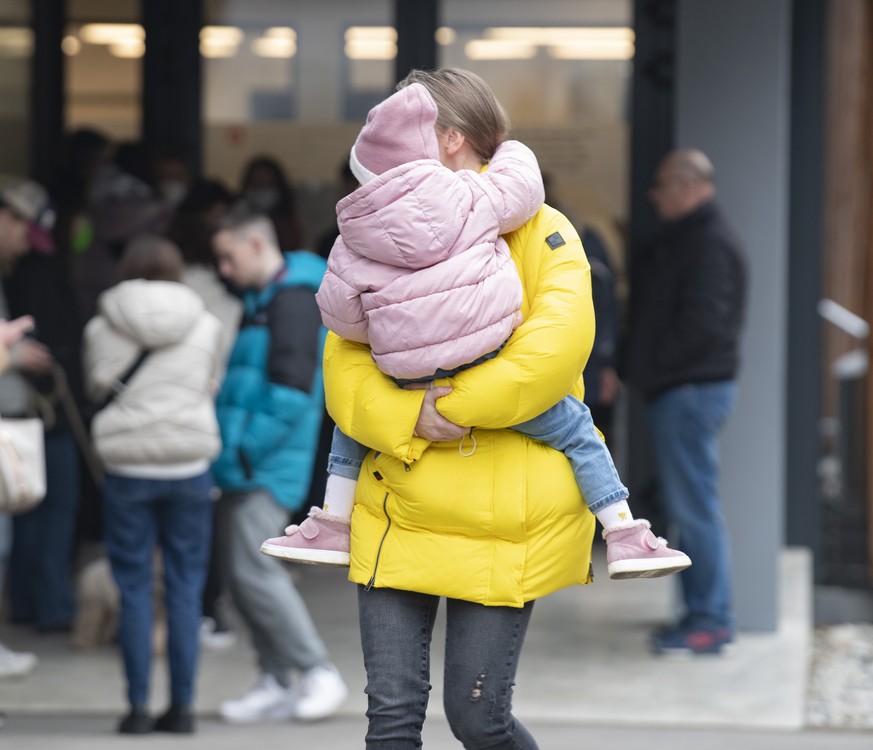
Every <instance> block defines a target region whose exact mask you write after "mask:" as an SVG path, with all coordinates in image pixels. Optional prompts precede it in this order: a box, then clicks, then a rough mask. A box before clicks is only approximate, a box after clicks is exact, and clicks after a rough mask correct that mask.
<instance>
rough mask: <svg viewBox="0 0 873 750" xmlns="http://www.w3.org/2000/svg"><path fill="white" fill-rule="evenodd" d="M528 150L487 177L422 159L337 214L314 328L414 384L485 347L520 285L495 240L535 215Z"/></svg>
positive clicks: (510, 313) (495, 338)
mask: <svg viewBox="0 0 873 750" xmlns="http://www.w3.org/2000/svg"><path fill="white" fill-rule="evenodd" d="M543 197H544V196H543V184H542V177H541V175H540V170H539V165H538V164H537V160H536V157H535V156H534V154H533V152H532V151H531V150H530V149H528V148H527V147H526V146H524V145H523V144H521V143H518V142H517V141H507V142H505V143H503V144H501V146H500V148H498V150H497V152H496V153H495V155H494V158H493V159H492V160H491V163H490V164H489V166H488V169H487V171H485V172H483V173H481V174H477V173H475V172H472V171H470V170H460V171H458V172H453V171H451V170H450V169H448V168H446V167H444V166H443V165H442V164H441V163H440V162H438V161H436V160H434V159H422V160H419V161H413V162H410V163H408V164H403V165H401V166H399V167H396V168H394V169H391V170H389V171H387V172H385V173H384V174H382V175H380V176H378V177H377V178H376V179H374V180H372V181H371V182H368V183H367V184H366V185H364V186H363V187H361V188H359V189H358V190H356V191H355V192H354V193H352V194H351V195H349V196H347V197H345V198H343V199H342V200H341V201H340V202H339V203H338V204H337V221H338V224H339V228H340V236H339V238H338V239H337V241H336V244H334V246H333V249H332V251H331V254H330V259H329V261H328V270H327V273H326V274H325V276H324V279H323V281H322V283H321V288H320V289H319V291H318V295H317V296H316V299H317V300H318V305H319V307H320V308H321V313H322V319H323V320H324V324H325V325H326V326H327V327H328V328H330V329H331V330H332V331H334V332H335V333H337V334H339V335H340V336H342V337H343V338H346V339H350V340H352V341H359V342H363V343H369V345H370V348H371V350H372V353H373V358H374V360H375V361H376V363H377V364H378V366H379V369H380V370H381V371H382V372H384V373H386V374H387V375H390V376H392V377H394V378H405V379H414V378H424V377H427V376H429V375H432V374H434V372H435V371H436V370H437V369H443V370H451V369H455V368H457V367H460V366H461V365H465V364H468V363H470V362H473V361H474V360H476V359H478V358H479V357H481V356H482V355H483V354H486V353H488V352H491V351H494V350H495V349H497V348H498V347H499V346H500V345H501V344H502V343H503V342H504V341H505V340H506V339H507V338H508V337H509V335H510V334H511V333H512V331H513V329H514V328H515V327H516V325H517V320H516V318H517V312H518V309H519V306H520V305H521V284H520V282H519V279H518V274H517V271H516V268H515V266H514V265H513V263H512V261H511V259H510V257H509V249H508V247H507V245H506V243H505V242H504V241H503V240H502V239H500V235H501V234H504V233H506V232H510V231H512V230H514V229H517V228H518V227H520V226H521V225H522V224H524V223H525V222H527V221H528V220H529V219H530V218H531V217H532V216H533V215H534V214H536V212H537V211H538V210H539V209H540V207H541V206H542V203H543Z"/></svg>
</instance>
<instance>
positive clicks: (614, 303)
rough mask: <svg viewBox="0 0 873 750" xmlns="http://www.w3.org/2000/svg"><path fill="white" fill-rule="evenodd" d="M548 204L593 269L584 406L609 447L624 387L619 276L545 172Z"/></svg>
mask: <svg viewBox="0 0 873 750" xmlns="http://www.w3.org/2000/svg"><path fill="white" fill-rule="evenodd" d="M543 187H544V188H545V192H546V203H547V204H548V205H550V206H552V207H553V208H556V209H557V210H558V211H560V212H561V213H562V214H564V216H566V217H567V218H568V219H569V220H570V222H571V223H572V224H573V226H574V227H576V231H577V232H579V237H580V238H581V240H582V247H583V248H584V250H585V257H587V258H588V262H589V264H590V265H591V297H592V299H593V301H594V318H595V320H596V321H597V325H596V327H595V330H594V346H593V347H592V349H591V354H590V356H589V357H588V362H587V363H586V364H585V371H584V372H583V373H582V376H583V378H584V380H585V399H584V400H585V404H586V405H587V406H588V408H589V409H590V410H591V418H592V419H593V420H594V424H595V425H597V428H598V429H599V430H600V431H601V432H602V433H603V437H604V438H605V440H606V444H607V445H608V446H609V445H611V444H612V436H613V430H612V420H613V411H614V407H615V400H616V398H617V396H618V392H619V389H620V387H621V381H620V380H619V377H618V374H617V372H616V357H617V352H618V341H619V328H620V322H621V306H620V304H619V299H618V294H617V290H616V286H617V285H616V275H615V271H614V269H613V263H612V261H611V260H610V257H609V249H608V248H607V245H606V242H605V241H604V239H603V237H602V235H601V234H600V232H598V231H597V230H596V229H594V227H592V226H591V225H590V224H589V223H588V222H585V221H580V220H579V218H578V217H576V216H574V215H573V212H572V211H570V210H569V208H567V206H566V205H565V204H564V202H563V201H562V200H561V199H560V198H559V196H558V195H557V193H556V191H555V180H554V178H553V177H552V175H551V174H550V173H549V172H545V171H544V172H543Z"/></svg>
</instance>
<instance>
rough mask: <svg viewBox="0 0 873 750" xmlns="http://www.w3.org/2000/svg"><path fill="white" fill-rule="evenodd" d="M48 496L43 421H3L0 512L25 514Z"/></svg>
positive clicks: (0, 443)
mask: <svg viewBox="0 0 873 750" xmlns="http://www.w3.org/2000/svg"><path fill="white" fill-rule="evenodd" d="M44 497H45V436H44V434H43V424H42V420H41V419H36V418H33V419H0V513H24V512H25V511H28V510H30V509H31V508H33V507H34V506H36V505H38V504H39V503H40V502H42V499H43V498H44Z"/></svg>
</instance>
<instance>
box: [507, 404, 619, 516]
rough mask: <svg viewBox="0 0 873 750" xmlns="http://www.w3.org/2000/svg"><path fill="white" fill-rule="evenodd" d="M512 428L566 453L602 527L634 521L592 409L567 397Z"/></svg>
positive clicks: (588, 502) (587, 500)
mask: <svg viewBox="0 0 873 750" xmlns="http://www.w3.org/2000/svg"><path fill="white" fill-rule="evenodd" d="M513 429H514V430H517V431H518V432H521V433H522V434H524V435H527V436H528V437H532V438H534V439H535V440H541V441H542V442H544V443H545V444H546V445H550V446H551V447H552V448H555V449H556V450H559V451H561V452H563V453H564V455H566V456H567V458H568V459H569V460H570V466H571V467H572V468H573V474H574V476H575V477H576V483H577V484H578V485H579V489H580V491H581V492H582V497H583V499H584V500H585V503H586V504H587V505H588V509H589V510H590V511H591V512H592V513H593V514H594V515H595V516H597V519H598V520H599V521H600V522H601V523H602V524H603V526H604V528H610V527H612V526H616V525H618V524H621V523H628V522H629V521H633V515H632V514H631V512H630V508H629V507H628V504H627V498H628V495H629V493H628V490H627V487H625V486H624V485H623V484H622V483H621V479H620V478H619V476H618V472H617V471H616V469H615V464H614V463H613V461H612V456H611V455H610V453H609V450H607V448H606V443H604V442H603V440H601V438H600V435H598V434H597V431H596V430H595V428H594V422H593V420H592V419H591V411H590V410H589V409H588V407H587V406H585V404H584V403H582V402H581V401H580V400H579V399H577V398H574V397H573V396H566V397H565V398H564V399H562V400H561V401H559V402H558V403H557V404H555V405H554V406H553V407H552V408H551V409H548V410H547V411H545V412H543V413H542V414H540V415H539V416H538V417H534V418H533V419H530V420H528V421H527V422H522V423H521V424H517V425H515V427H513Z"/></svg>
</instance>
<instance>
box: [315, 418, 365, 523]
mask: <svg viewBox="0 0 873 750" xmlns="http://www.w3.org/2000/svg"><path fill="white" fill-rule="evenodd" d="M368 452H369V448H367V446H365V445H361V444H360V443H359V442H358V441H357V440H353V439H352V438H350V437H349V436H348V435H346V434H345V433H344V432H343V431H342V430H340V428H339V427H334V428H333V440H332V441H331V444H330V455H329V456H328V459H327V473H328V477H327V486H326V487H325V490H324V505H323V506H322V510H324V512H325V513H330V514H331V515H333V516H338V517H340V518H344V519H346V520H348V519H350V518H351V517H352V508H353V507H354V504H355V487H356V485H357V483H358V474H360V472H361V464H362V463H363V462H364V458H365V457H366V455H367V453H368Z"/></svg>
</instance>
